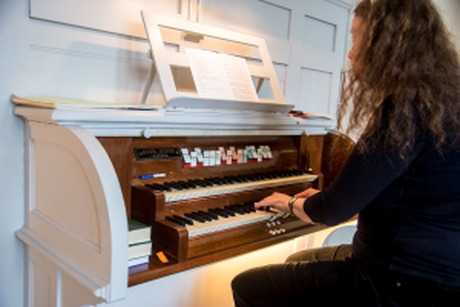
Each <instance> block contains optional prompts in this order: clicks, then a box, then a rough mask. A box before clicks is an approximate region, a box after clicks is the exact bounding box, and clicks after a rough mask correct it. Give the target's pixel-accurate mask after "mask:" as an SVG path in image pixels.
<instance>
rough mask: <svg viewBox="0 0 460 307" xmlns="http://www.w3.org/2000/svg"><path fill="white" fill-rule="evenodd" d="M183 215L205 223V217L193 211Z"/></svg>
mask: <svg viewBox="0 0 460 307" xmlns="http://www.w3.org/2000/svg"><path fill="white" fill-rule="evenodd" d="M184 215H185V216H186V217H188V218H189V219H191V220H194V221H196V222H200V223H206V219H205V218H203V217H202V216H200V215H197V214H193V213H185V214H184Z"/></svg>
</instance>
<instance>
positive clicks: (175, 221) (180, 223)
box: [166, 216, 185, 226]
mask: <svg viewBox="0 0 460 307" xmlns="http://www.w3.org/2000/svg"><path fill="white" fill-rule="evenodd" d="M166 219H167V220H168V221H171V222H174V223H176V224H179V225H181V226H185V222H184V221H182V220H179V219H176V218H174V217H172V216H167V217H166Z"/></svg>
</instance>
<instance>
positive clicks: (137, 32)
mask: <svg viewBox="0 0 460 307" xmlns="http://www.w3.org/2000/svg"><path fill="white" fill-rule="evenodd" d="M140 10H152V11H155V12H158V13H162V14H167V15H170V16H175V17H178V18H185V19H190V20H198V21H199V22H201V23H204V24H209V25H212V26H216V27H221V28H226V29H229V30H232V31H237V32H242V33H247V34H251V35H255V36H259V37H262V38H264V39H265V40H266V42H267V45H268V48H269V52H270V55H271V57H272V60H273V62H274V63H275V67H276V71H277V75H278V79H279V80H280V84H281V87H282V88H283V90H284V92H285V96H286V101H287V102H288V103H291V104H295V105H296V108H297V109H302V110H306V111H312V112H323V113H329V114H335V109H336V105H337V99H338V89H339V80H340V70H341V68H342V66H343V60H344V54H345V41H346V32H347V30H346V29H347V25H348V15H349V14H348V13H349V12H348V10H347V9H346V8H344V7H343V3H342V5H337V4H335V3H331V2H327V1H318V0H303V1H278V0H270V1H269V0H265V1H258V0H251V1H247V0H233V1H229V0H225V1H223V0H219V1H217V0H200V1H196V0H195V1H193V0H190V1H185V0H184V1H165V0H155V1H145V0H144V1H142V0H137V1H126V0H112V1H109V0H97V1H89V0H86V1H76V0H65V1H62V0H31V10H30V11H31V17H32V18H33V19H32V21H31V23H30V26H31V27H30V29H31V30H30V31H31V36H30V37H31V41H30V52H31V59H32V61H31V62H30V64H31V67H32V74H33V75H32V78H33V79H36V80H37V81H38V82H36V83H33V84H32V88H31V91H32V93H33V95H34V96H58V97H66V98H75V99H86V100H97V101H116V102H139V101H140V93H141V91H142V88H143V86H144V82H145V79H146V76H147V71H148V67H149V61H150V60H149V59H148V57H147V51H148V44H147V42H146V40H145V37H146V35H145V31H144V29H143V25H142V21H141V18H140ZM44 21H46V22H44ZM149 99H150V100H149V101H148V102H147V103H155V104H158V102H160V103H162V97H161V90H160V87H159V85H158V84H157V85H156V87H154V88H153V89H152V91H151V95H149Z"/></svg>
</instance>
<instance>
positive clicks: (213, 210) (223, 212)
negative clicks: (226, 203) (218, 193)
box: [208, 208, 230, 218]
mask: <svg viewBox="0 0 460 307" xmlns="http://www.w3.org/2000/svg"><path fill="white" fill-rule="evenodd" d="M208 212H212V213H214V214H217V215H218V216H220V217H223V218H228V217H229V215H230V214H229V213H227V212H226V211H224V210H222V209H219V208H216V209H209V210H208Z"/></svg>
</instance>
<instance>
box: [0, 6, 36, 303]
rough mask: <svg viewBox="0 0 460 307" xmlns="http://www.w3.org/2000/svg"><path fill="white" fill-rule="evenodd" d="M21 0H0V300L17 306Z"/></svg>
mask: <svg viewBox="0 0 460 307" xmlns="http://www.w3.org/2000/svg"><path fill="white" fill-rule="evenodd" d="M25 3H26V1H17V0H2V1H0V41H1V43H0V44H1V48H0V246H1V247H0V250H1V252H0V272H1V274H0V306H4V307H16V306H22V302H23V280H24V279H23V272H24V271H23V267H24V266H23V259H24V256H23V254H24V249H23V244H22V243H21V241H19V240H18V239H17V238H16V237H15V235H14V231H15V230H17V229H19V228H20V227H21V226H22V224H23V217H24V150H23V146H24V144H23V142H24V137H23V123H22V120H21V119H19V118H18V117H15V116H14V115H13V106H12V104H11V102H10V95H11V93H14V92H16V93H20V94H21V95H27V94H28V89H29V86H30V84H29V80H28V75H29V71H28V70H29V63H28V61H29V58H28V11H27V8H26V5H25Z"/></svg>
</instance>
